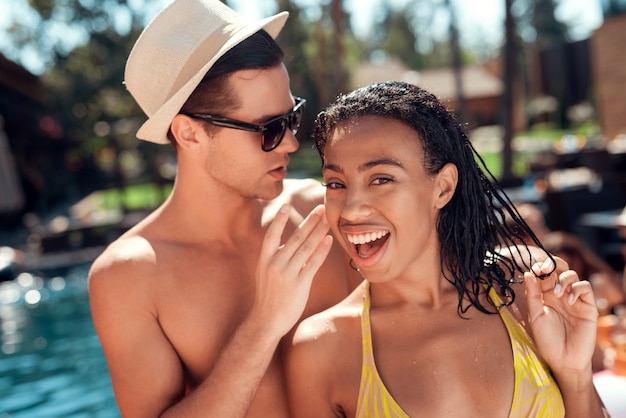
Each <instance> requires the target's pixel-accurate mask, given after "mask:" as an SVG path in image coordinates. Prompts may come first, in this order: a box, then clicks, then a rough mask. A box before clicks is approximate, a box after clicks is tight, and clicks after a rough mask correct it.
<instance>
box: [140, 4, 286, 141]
mask: <svg viewBox="0 0 626 418" xmlns="http://www.w3.org/2000/svg"><path fill="white" fill-rule="evenodd" d="M288 16H289V13H288V12H281V13H278V14H276V15H274V16H271V17H268V18H265V19H261V20H258V21H255V22H250V23H249V24H247V25H245V26H243V27H242V28H241V29H239V30H238V31H237V32H236V33H235V34H234V35H233V36H230V37H229V39H228V40H227V41H226V42H225V43H224V45H223V46H222V48H221V49H220V50H219V51H218V53H217V54H214V55H213V57H212V58H211V60H209V61H208V62H207V63H206V64H205V65H204V66H203V67H202V68H201V69H200V70H199V71H197V72H196V73H195V74H194V75H193V76H192V77H191V78H190V79H189V81H187V82H186V83H185V84H184V85H183V86H182V87H181V88H180V89H179V90H178V91H177V92H176V93H174V94H173V95H172V96H171V97H170V98H169V99H168V100H167V101H166V102H165V103H164V104H163V105H162V106H161V107H160V108H159V109H158V110H157V111H156V112H155V113H154V114H153V115H151V116H150V117H149V118H148V120H147V121H146V122H144V123H143V125H141V127H140V128H139V130H138V131H137V138H139V139H142V140H144V141H149V142H155V143H157V144H168V143H169V142H170V141H169V139H168V138H167V132H168V131H169V129H170V125H171V123H172V119H174V116H176V115H177V114H178V112H180V109H181V108H182V107H183V105H184V104H185V102H186V101H187V99H188V98H189V96H190V95H191V93H193V91H194V90H195V88H196V87H197V86H198V84H200V81H201V80H202V78H203V77H204V76H205V74H206V73H207V71H209V69H210V68H211V67H212V66H213V64H215V62H216V61H217V60H218V59H220V58H221V57H222V56H223V55H224V54H225V53H226V52H228V51H229V50H231V49H232V48H233V47H235V46H236V45H238V44H239V43H241V42H242V41H244V40H246V39H247V38H249V37H250V36H252V35H253V34H255V33H256V32H258V31H259V30H261V29H264V30H265V31H266V32H267V33H269V34H270V36H271V37H272V38H276V37H277V36H278V34H279V33H280V31H281V29H282V28H283V26H284V25H285V22H286V21H287V17H288ZM199 52H201V51H199Z"/></svg>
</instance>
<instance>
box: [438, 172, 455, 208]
mask: <svg viewBox="0 0 626 418" xmlns="http://www.w3.org/2000/svg"><path fill="white" fill-rule="evenodd" d="M458 180H459V170H458V169H457V167H456V165H454V164H452V163H447V164H446V165H444V166H443V167H442V168H441V170H439V173H437V179H436V182H437V189H436V193H437V195H436V196H435V206H436V207H437V209H441V208H443V207H444V206H445V205H447V204H448V202H449V201H450V199H452V196H454V192H455V190H456V185H457V183H458Z"/></svg>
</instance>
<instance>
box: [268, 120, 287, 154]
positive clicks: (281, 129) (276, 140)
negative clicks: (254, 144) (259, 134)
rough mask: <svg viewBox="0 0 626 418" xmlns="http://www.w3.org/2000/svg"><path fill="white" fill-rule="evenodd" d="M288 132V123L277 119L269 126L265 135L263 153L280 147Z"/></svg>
mask: <svg viewBox="0 0 626 418" xmlns="http://www.w3.org/2000/svg"><path fill="white" fill-rule="evenodd" d="M286 130H287V121H286V120H285V119H284V118H281V119H277V120H275V121H274V122H272V123H270V124H269V125H267V126H266V129H265V132H264V133H263V147H262V148H263V151H271V150H273V149H274V148H276V147H277V146H278V145H280V143H281V141H282V140H283V137H284V136H285V131H286Z"/></svg>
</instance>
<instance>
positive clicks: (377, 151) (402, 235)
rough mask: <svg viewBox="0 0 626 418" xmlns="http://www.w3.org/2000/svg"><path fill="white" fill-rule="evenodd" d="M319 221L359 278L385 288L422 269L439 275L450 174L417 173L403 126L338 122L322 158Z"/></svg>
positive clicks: (413, 135)
mask: <svg viewBox="0 0 626 418" xmlns="http://www.w3.org/2000/svg"><path fill="white" fill-rule="evenodd" d="M324 155H325V164H324V169H323V174H324V181H325V183H326V186H327V189H326V216H327V218H328V221H329V224H330V226H331V228H332V230H333V233H334V235H335V237H336V239H337V240H338V241H339V242H340V244H341V245H342V246H343V248H344V249H345V250H346V251H347V252H348V253H349V255H350V256H351V257H352V259H353V260H354V263H355V264H356V266H357V267H358V268H359V269H360V271H361V273H362V274H363V275H364V276H365V278H366V279H368V280H370V281H373V282H380V281H387V280H390V279H393V278H396V277H399V276H401V275H403V274H406V273H410V271H411V270H412V269H417V271H419V270H423V269H424V268H426V267H427V266H426V264H425V263H428V264H429V265H432V266H435V267H436V269H437V271H438V270H439V238H438V235H437V230H436V221H437V215H438V213H439V210H440V209H441V208H442V207H443V206H445V204H446V203H447V202H448V200H449V199H450V198H451V197H452V194H453V193H454V187H455V186H456V168H455V167H454V166H452V165H450V164H449V165H446V166H445V167H444V169H442V170H441V171H440V173H438V174H437V175H434V176H429V175H427V174H426V172H425V171H424V153H423V150H422V145H421V142H420V139H419V137H418V134H417V132H415V131H414V130H413V129H412V128H410V127H409V126H408V125H405V124H403V123H401V122H399V121H396V120H394V119H389V118H383V117H378V116H366V117H361V118H358V119H355V120H351V121H348V122H343V123H341V124H340V125H339V126H338V127H337V128H336V129H335V131H334V132H333V134H332V136H331V138H329V140H328V142H327V145H326V149H325V151H324Z"/></svg>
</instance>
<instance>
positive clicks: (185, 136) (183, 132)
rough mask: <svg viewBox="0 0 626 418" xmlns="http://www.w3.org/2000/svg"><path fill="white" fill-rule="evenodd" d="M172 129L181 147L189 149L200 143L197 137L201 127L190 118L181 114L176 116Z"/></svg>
mask: <svg viewBox="0 0 626 418" xmlns="http://www.w3.org/2000/svg"><path fill="white" fill-rule="evenodd" d="M170 129H171V130H172V134H173V135H174V137H175V138H176V144H177V145H178V146H179V147H181V148H189V147H191V146H193V145H195V144H197V143H198V139H197V138H196V135H197V132H198V130H199V129H200V127H199V126H198V124H197V123H195V121H194V120H193V119H191V118H190V117H189V116H186V115H181V114H178V115H176V116H174V119H172V125H171V126H170Z"/></svg>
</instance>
